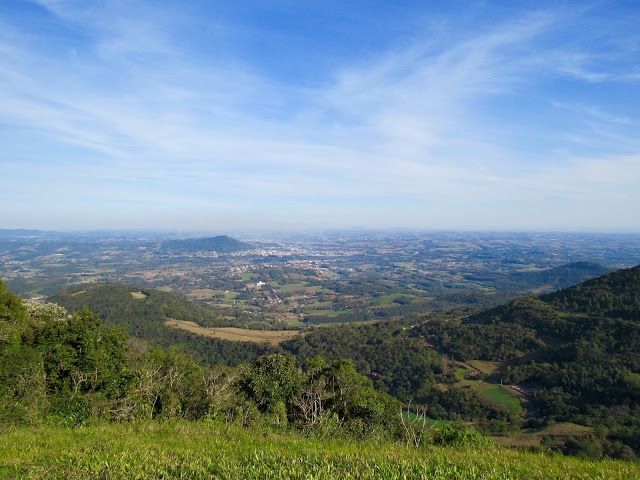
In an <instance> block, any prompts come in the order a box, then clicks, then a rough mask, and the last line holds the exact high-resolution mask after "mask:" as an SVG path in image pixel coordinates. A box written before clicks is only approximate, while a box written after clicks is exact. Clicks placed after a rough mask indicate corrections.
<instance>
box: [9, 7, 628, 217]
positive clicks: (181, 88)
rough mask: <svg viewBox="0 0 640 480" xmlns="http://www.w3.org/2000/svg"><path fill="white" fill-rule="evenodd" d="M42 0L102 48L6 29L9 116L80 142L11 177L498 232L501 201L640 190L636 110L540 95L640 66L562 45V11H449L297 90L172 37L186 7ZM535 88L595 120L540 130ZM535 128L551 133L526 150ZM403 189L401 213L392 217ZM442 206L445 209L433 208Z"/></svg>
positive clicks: (196, 203) (50, 139)
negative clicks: (460, 17) (491, 15)
mask: <svg viewBox="0 0 640 480" xmlns="http://www.w3.org/2000/svg"><path fill="white" fill-rule="evenodd" d="M39 4H40V5H42V6H43V7H45V8H46V9H47V10H48V11H49V12H50V13H51V14H53V15H55V16H56V18H57V19H58V20H59V21H60V22H62V23H63V24H65V25H69V27H68V28H69V29H71V30H74V31H76V32H81V33H82V35H83V38H85V39H87V42H88V43H87V44H83V45H76V44H75V43H73V42H70V43H69V44H68V45H67V47H66V48H63V50H62V51H60V50H58V51H55V52H53V54H52V52H51V51H50V50H48V49H45V48H38V47H35V46H34V45H33V43H32V42H31V41H30V40H29V39H28V38H27V35H26V34H25V33H24V32H21V31H20V29H15V28H13V29H10V30H7V31H5V33H4V34H2V35H0V120H1V121H2V122H4V123H5V124H6V125H10V126H11V127H12V128H20V129H28V130H30V131H31V132H33V138H34V139H37V138H42V139H43V140H46V142H43V143H47V144H48V145H56V144H58V145H61V146H65V148H71V149H75V150H74V152H75V153H74V159H73V160H70V159H69V158H66V157H65V156H64V155H66V154H67V150H65V149H64V148H60V151H55V150H54V151H42V152H41V154H40V155H38V156H30V157H24V158H22V159H21V162H22V164H23V165H24V166H22V167H21V166H20V165H18V164H15V163H13V164H12V170H13V172H14V173H15V174H16V175H18V176H20V174H21V173H22V174H23V175H24V174H25V173H26V172H27V171H28V170H29V169H33V168H37V169H38V170H39V173H38V174H37V175H35V178H34V176H33V175H30V176H29V177H28V178H29V179H30V182H34V181H36V179H37V178H39V177H41V178H42V179H43V180H44V179H45V178H56V179H57V182H59V183H61V184H62V185H63V186H64V188H65V189H66V190H69V189H70V188H72V186H73V185H74V184H76V185H78V184H80V185H84V187H83V188H81V189H80V191H81V194H82V195H85V194H86V195H90V194H91V193H92V192H93V193H95V192H100V196H101V198H102V200H101V202H102V203H100V202H99V201H98V200H95V201H94V203H95V204H96V205H103V207H104V209H107V210H108V208H109V206H111V207H113V206H114V205H116V204H120V203H121V202H122V199H123V198H125V199H127V201H130V202H131V203H132V204H137V205H140V209H141V210H145V212H146V213H145V214H146V215H149V214H150V212H151V211H152V208H151V207H149V205H164V206H165V207H167V206H168V205H170V204H173V205H175V206H179V207H180V208H182V209H184V210H189V209H190V208H193V209H194V211H195V210H198V209H206V208H212V209H222V210H224V209H225V208H229V209H232V210H233V209H234V208H240V209H242V211H244V212H245V213H247V215H248V212H251V211H253V212H254V214H255V212H260V211H264V212H265V215H274V213H273V212H276V211H277V212H280V214H282V212H286V215H288V216H290V217H291V218H297V219H298V220H299V221H302V219H303V218H304V217H305V215H306V214H307V213H308V212H310V211H313V212H314V214H315V215H320V213H319V211H321V210H322V209H323V208H326V209H327V212H328V213H327V218H334V219H336V220H335V221H340V220H339V217H340V216H342V218H344V219H345V220H344V221H353V220H354V218H359V219H360V220H361V221H362V223H364V224H368V225H394V226H397V222H398V221H399V219H402V220H403V221H404V220H405V219H407V218H410V217H411V215H413V218H415V219H416V222H417V223H416V225H418V226H428V222H429V221H435V220H437V219H439V220H438V221H440V222H444V219H445V217H446V216H447V212H448V214H449V216H450V217H451V218H458V219H462V218H465V219H466V221H468V222H471V223H473V219H474V216H475V217H477V218H482V221H483V222H484V225H485V226H491V225H492V222H491V221H490V216H485V214H484V213H483V214H482V215H480V217H478V215H479V211H478V209H479V208H480V207H479V206H478V205H484V206H485V207H483V208H486V206H489V207H491V206H493V207H494V208H496V211H497V212H498V213H497V214H496V215H497V217H496V218H498V217H499V216H500V215H502V218H503V219H504V222H509V221H511V220H513V218H517V217H518V215H517V214H515V213H514V214H513V215H509V214H508V212H506V211H505V210H504V207H503V204H504V203H505V202H507V203H508V202H510V203H512V204H517V203H526V205H527V206H528V207H527V208H533V207H534V206H535V204H536V201H540V199H543V198H545V197H546V196H548V195H549V194H551V195H552V196H553V197H554V198H555V199H556V200H557V199H558V198H565V199H571V198H574V197H580V198H582V199H584V201H588V202H592V199H591V198H590V193H589V192H590V191H591V189H592V188H596V189H597V191H598V192H600V193H601V194H602V195H613V197H611V198H617V197H616V195H614V194H615V193H616V191H617V196H619V195H620V194H622V195H624V194H628V195H633V198H638V194H635V193H633V192H632V191H631V184H630V183H629V179H634V181H635V179H637V178H638V177H637V173H638V172H637V169H636V167H635V165H637V160H638V157H637V156H634V155H630V154H629V153H630V152H631V151H633V150H634V149H637V147H638V144H637V141H636V140H634V138H637V137H634V136H633V134H632V132H629V131H628V130H624V131H620V130H619V129H617V128H616V125H623V126H624V127H626V128H631V129H633V128H635V127H637V126H638V124H637V120H635V119H633V118H632V117H631V116H629V115H627V114H621V113H618V112H616V111H615V110H613V111H609V110H607V109H606V108H604V107H602V106H600V105H597V104H596V103H595V102H594V104H593V105H587V104H584V103H580V101H579V100H575V99H573V98H571V96H570V95H569V96H568V97H567V98H565V96H564V95H563V94H562V93H554V95H553V96H552V97H549V96H548V92H545V91H543V90H539V89H538V86H539V84H540V83H545V82H549V81H557V82H562V81H563V80H562V79H563V78H566V76H567V75H569V76H571V77H572V78H573V79H575V80H576V81H581V82H584V83H585V84H592V83H597V82H602V81H604V80H608V81H619V80H621V79H623V77H625V76H626V77H629V76H630V75H633V73H625V72H624V71H623V69H621V68H618V69H617V70H616V72H615V75H613V74H610V73H607V72H602V71H600V70H598V68H597V65H598V61H599V58H600V57H601V56H602V53H601V52H598V53H593V52H590V51H584V50H581V49H580V48H578V47H576V46H575V44H571V45H567V46H563V45H555V44H554V45H553V46H549V44H550V43H551V42H549V36H550V35H552V34H553V33H554V32H555V31H556V30H557V29H558V28H561V26H562V25H563V21H564V18H563V13H562V12H551V11H548V12H534V13H526V12H524V13H522V14H521V15H520V16H518V17H517V18H513V19H506V20H504V21H502V23H500V24H483V26H482V28H478V29H477V30H473V29H472V30H469V31H464V32H463V31H461V30H459V27H458V26H456V25H455V21H454V20H451V19H449V20H448V21H445V22H442V23H440V24H439V26H438V28H437V29H430V30H429V29H428V30H426V31H425V32H423V33H421V34H420V35H418V34H415V35H414V40H413V41H412V42H411V43H410V44H408V45H407V44H404V45H402V46H395V47H393V48H389V49H388V50H386V51H383V52H380V53H379V55H374V56H369V57H367V58H365V59H359V60H357V61H353V60H352V59H349V63H348V64H344V65H342V66H338V67H337V68H336V69H335V70H334V71H331V72H320V73H319V75H320V77H321V80H320V81H318V82H317V83H315V84H309V83H305V84H301V83H295V82H283V81H282V80H281V79H280V80H277V79H276V76H275V75H274V76H268V75H267V74H265V73H264V72H258V71H257V70H254V69H252V67H251V65H250V64H248V63H246V62H245V61H244V60H243V59H241V58H233V57H230V58H229V57H226V58H210V57H203V56H202V54H201V53H196V52H193V51H190V50H189V49H188V48H186V47H185V46H184V45H183V43H181V42H180V41H178V39H177V38H176V36H175V35H176V32H177V31H178V30H179V28H178V27H177V26H176V25H175V22H174V20H175V19H173V18H172V16H173V14H174V12H171V11H168V10H166V9H165V10H162V9H159V8H155V6H154V5H153V4H148V3H144V2H133V3H129V2H125V3H120V2H105V3H100V4H86V3H84V2H69V1H63V0H59V1H54V0H41V1H40V2H39ZM180 21H184V19H183V18H181V19H180ZM197 23H198V22H197V21H195V24H196V26H197ZM76 47H77V48H76ZM58 48H60V47H58ZM536 95H537V96H539V97H541V99H542V101H541V102H540V101H538V102H537V104H538V105H536V106H539V105H540V108H543V107H544V104H547V105H548V108H549V109H548V110H547V111H546V114H551V113H552V112H553V111H554V110H555V111H559V110H562V111H563V112H564V113H565V114H566V115H575V118H578V117H585V116H586V117H590V118H591V120H592V122H593V123H592V124H587V123H585V122H584V120H582V121H581V128H577V127H575V126H574V127H571V128H568V127H564V128H565V129H564V131H554V130H551V129H548V128H545V126H544V125H542V126H540V127H539V129H536V130H533V129H532V127H531V126H529V124H528V122H527V121H526V120H527V112H526V111H523V112H521V115H522V120H523V121H522V122H520V120H521V119H520V118H519V117H518V115H517V112H514V111H513V110H514V107H513V106H512V105H514V104H517V103H518V101H520V100H521V99H525V97H527V96H532V97H533V96H536ZM552 99H553V100H552ZM526 101H527V104H528V105H529V104H536V100H535V99H527V100H526ZM612 108H613V107H612ZM494 109H496V110H495V111H494ZM499 109H502V110H504V113H503V114H500V113H496V112H497V111H498V110H499ZM585 129H588V131H587V130H585ZM532 133H535V135H537V136H538V137H539V138H542V139H544V140H548V141H549V143H550V144H549V145H548V146H547V145H537V146H536V147H535V148H533V149H530V148H529V147H528V146H527V147H525V146H523V145H522V144H518V142H519V140H518V139H522V138H524V137H526V136H527V135H529V134H532ZM0 134H1V131H0ZM8 135H10V134H8ZM616 136H617V138H616ZM567 138H571V141H566V139H567ZM514 139H515V140H514ZM563 139H565V140H563ZM581 140H582V141H584V142H587V141H591V142H592V143H593V142H596V143H597V144H598V147H599V151H598V153H597V155H594V156H592V157H590V156H585V155H584V152H583V151H582V150H580V151H574V150H573V149H574V146H575V145H577V144H578V143H580V141H581ZM615 142H618V144H619V147H617V149H616V147H614V146H613V145H614V143H615ZM552 143H553V145H552ZM582 145H583V146H586V145H587V143H583V144H582ZM623 147H624V148H623ZM605 149H609V150H608V151H607V152H606V154H605V153H603V151H604V150H605ZM636 151H637V150H636ZM543 157H544V158H545V161H543V162H540V161H539V159H540V158H543ZM0 161H1V162H2V163H3V164H7V165H8V164H9V161H10V159H8V158H6V157H5V158H2V159H0ZM607 166H608V167H607ZM607 168H608V171H607V170H606V169H607ZM97 179H100V180H97ZM28 183H29V182H23V183H22V184H21V183H20V182H18V183H17V184H16V185H15V186H14V187H12V190H11V191H12V192H17V191H18V190H19V189H21V188H22V189H26V188H27V185H28ZM45 190H47V189H45ZM50 190H51V189H49V190H47V191H50ZM81 194H80V192H78V195H79V196H80V195H81ZM389 199H400V200H399V202H400V205H401V206H400V207H398V208H396V209H395V210H390V209H389V208H387V207H385V204H388V201H389ZM638 200H640V198H639V199H638ZM611 202H614V200H611ZM366 203H368V204H369V206H366V205H364V206H363V204H366ZM225 205H226V206H227V207H224V206H225ZM266 205H269V206H268V207H267V206H266ZM291 205H298V206H297V207H295V208H291ZM337 205H341V206H342V207H338V206H337ZM434 205H438V206H439V207H440V208H444V210H443V213H442V214H437V215H436V214H435V213H433V212H431V213H427V212H426V209H429V208H432V207H433V206H434ZM497 206H500V207H499V208H498V207H497ZM65 208H71V207H70V205H69V204H67V203H65ZM76 208H77V209H78V210H81V209H82V208H83V207H82V206H80V205H79V206H77V207H76ZM567 208H568V207H567ZM346 210H350V211H351V213H346ZM398 210H402V211H404V212H407V213H406V217H405V216H399V214H398ZM198 211H200V210H198ZM515 211H516V209H515V207H514V212H515ZM267 212H268V213H267ZM487 215H489V214H487ZM276 216H277V215H276ZM485 217H486V218H485ZM149 218H156V217H153V216H150V217H149ZM251 218H254V217H251ZM323 218H324V217H323ZM509 219H511V220H509ZM500 222H501V220H500V219H499V218H498V220H495V221H494V223H495V224H496V225H497V224H498V223H500ZM506 224H507V223H505V225H506ZM443 225H444V224H443ZM443 225H433V226H443ZM475 226H478V225H475Z"/></svg>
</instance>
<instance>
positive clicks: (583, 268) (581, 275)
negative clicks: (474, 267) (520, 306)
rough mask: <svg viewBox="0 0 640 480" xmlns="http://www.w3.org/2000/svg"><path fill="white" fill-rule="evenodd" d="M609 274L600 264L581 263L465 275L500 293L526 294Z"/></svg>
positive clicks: (556, 288) (607, 269)
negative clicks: (539, 268)
mask: <svg viewBox="0 0 640 480" xmlns="http://www.w3.org/2000/svg"><path fill="white" fill-rule="evenodd" d="M609 272H611V268H609V267H605V266H603V265H600V264H599V263H596V262H588V261H581V262H573V263H568V264H566V265H561V266H559V267H553V268H548V269H545V270H539V271H523V272H513V273H510V274H506V275H505V274H501V273H491V272H485V273H484V274H482V275H479V274H471V275H465V278H466V279H467V280H476V281H481V282H485V283H487V284H490V285H493V286H494V288H496V289H497V290H498V291H503V292H526V291H540V290H539V289H544V291H550V290H558V289H561V288H567V287H569V286H571V285H575V284H577V283H580V282H584V281H586V280H589V279H592V278H594V277H599V276H601V275H604V274H606V273H609Z"/></svg>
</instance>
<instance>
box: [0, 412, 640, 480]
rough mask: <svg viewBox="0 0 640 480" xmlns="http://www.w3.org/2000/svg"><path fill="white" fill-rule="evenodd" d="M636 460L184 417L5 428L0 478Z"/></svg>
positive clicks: (445, 471) (626, 466) (590, 468)
mask: <svg viewBox="0 0 640 480" xmlns="http://www.w3.org/2000/svg"><path fill="white" fill-rule="evenodd" d="M639 463H640V462H638V463H630V462H622V461H588V460H579V459H576V458H568V457H561V456H556V455H550V454H544V455H543V454H536V453H529V452H522V451H513V450H505V449H500V448H498V447H488V448H477V447H476V448H475V449H474V448H470V447H463V448H453V447H427V448H424V449H421V450H413V449H410V448H407V447H404V446H389V445H383V444H379V443H375V442H356V441H342V440H314V439H309V438H305V437H303V436H300V435H297V434H291V433H272V432H269V431H267V430H260V429H244V430H243V429H240V428H238V427H234V426H226V425H212V424H207V423H189V422H182V421H181V422H172V423H151V422H150V423H142V424H100V425H95V426H85V427H78V428H75V429H70V428H68V429H61V428H55V427H35V428H27V427H24V428H22V427H20V428H12V429H9V430H6V431H3V432H2V433H0V478H34V479H36V478H47V479H49V478H60V479H62V478H64V479H74V478H77V479H94V478H95V479H98V478H99V479H111V478H113V479H121V478H131V479H135V478H140V479H142V478H163V479H169V478H181V479H184V478H202V479H210V478H220V479H240V478H273V479H298V478H300V479H302V478H305V479H316V478H317V479H334V478H343V479H392V478H393V479H412V478H425V479H426V478H429V479H471V478H487V479H510V480H512V479H536V478H563V479H565V478H566V479H582V478H598V479H631V478H640V464H639Z"/></svg>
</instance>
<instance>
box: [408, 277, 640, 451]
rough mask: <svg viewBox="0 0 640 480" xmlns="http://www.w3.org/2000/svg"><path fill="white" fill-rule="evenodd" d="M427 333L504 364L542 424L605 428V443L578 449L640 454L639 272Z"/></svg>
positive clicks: (468, 355) (436, 325)
mask: <svg viewBox="0 0 640 480" xmlns="http://www.w3.org/2000/svg"><path fill="white" fill-rule="evenodd" d="M421 334H422V335H424V336H427V337H429V338H431V339H432V341H434V342H436V343H438V344H439V345H441V346H442V348H443V349H444V350H445V351H446V352H449V353H450V354H452V355H454V356H455V357H457V358H459V359H461V360H471V359H479V360H492V361H498V362H500V364H501V368H500V372H499V374H498V375H499V376H500V378H501V380H502V381H504V382H506V383H511V384H519V385H522V387H523V388H524V389H525V391H526V392H529V397H530V398H531V401H532V402H533V404H534V405H535V408H536V416H537V417H538V421H539V422H549V421H570V422H574V423H578V424H582V425H587V426H595V427H597V428H598V429H599V432H600V440H601V441H596V440H593V439H592V440H593V441H592V442H591V444H590V445H588V446H587V445H582V446H581V445H574V446H573V447H575V448H576V449H580V448H585V449H586V448H591V449H592V450H593V452H592V453H595V454H598V452H599V454H600V455H602V454H603V451H606V450H607V449H609V450H618V451H620V452H622V451H624V450H625V449H628V448H632V449H633V450H634V451H640V437H639V436H638V432H640V381H639V379H640V267H634V268H630V269H625V270H619V271H617V272H613V273H610V274H607V275H604V276H602V277H599V278H597V279H593V280H589V281H587V282H585V283H583V284H579V285H576V286H574V287H571V288H568V289H565V290H561V291H559V292H555V293H552V294H548V295H544V296H540V297H529V298H524V299H519V300H515V301H513V302H510V303H508V304H506V305H503V306H501V307H498V308H494V309H491V310H487V311H484V312H481V313H479V314H476V315H472V316H469V317H466V318H464V319H462V320H460V319H457V320H450V321H444V320H441V321H437V320H436V321H433V322H429V323H427V324H425V325H423V326H422V327H421ZM496 378H497V377H496ZM569 450H570V449H569ZM629 454H630V455H631V453H630V452H629Z"/></svg>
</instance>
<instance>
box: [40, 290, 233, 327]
mask: <svg viewBox="0 0 640 480" xmlns="http://www.w3.org/2000/svg"><path fill="white" fill-rule="evenodd" d="M49 301H50V302H53V303H57V304H58V305H61V306H63V307H64V308H66V309H67V310H68V311H70V312H75V311H77V310H81V309H82V308H83V307H84V306H85V305H87V306H88V307H89V308H90V309H91V311H92V312H94V313H97V314H98V315H100V318H102V320H103V321H104V323H105V325H107V326H109V327H111V326H119V327H122V328H124V329H125V330H126V331H127V332H128V333H129V334H130V335H133V336H135V337H138V338H144V339H151V338H153V337H154V336H155V335H157V331H158V329H159V328H165V327H164V322H165V321H166V320H167V318H174V319H179V320H187V321H191V322H196V323H198V324H200V325H203V326H222V325H223V324H225V322H224V321H222V320H220V319H218V318H217V317H216V315H215V313H213V312H212V311H210V310H207V309H206V308H202V307H200V306H198V305H195V304H193V303H191V302H189V301H188V300H185V299H183V298H181V297H179V296H177V295H173V294H171V293H167V292H162V291H160V290H155V289H152V288H148V289H147V288H140V287H134V286H130V285H120V284H115V283H95V284H86V285H80V286H76V287H71V288H67V289H65V290H62V291H61V292H59V293H57V294H55V295H53V296H52V297H50V298H49ZM228 323H229V322H228V321H226V324H228Z"/></svg>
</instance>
